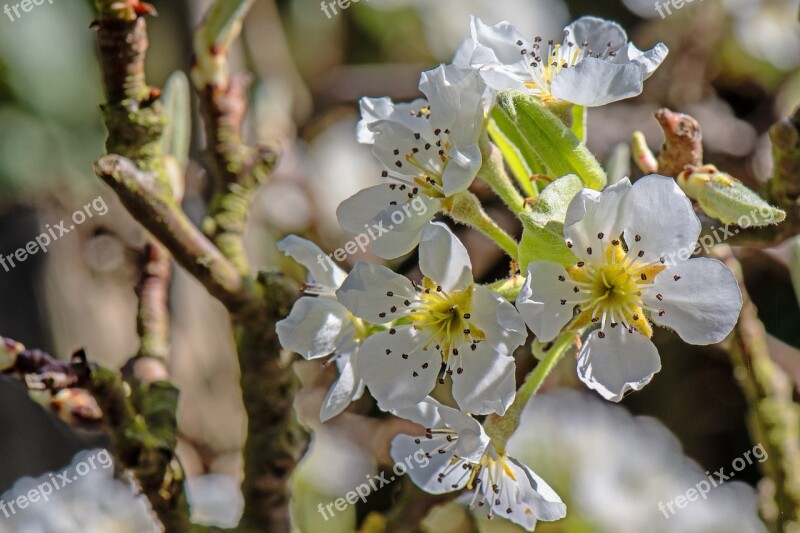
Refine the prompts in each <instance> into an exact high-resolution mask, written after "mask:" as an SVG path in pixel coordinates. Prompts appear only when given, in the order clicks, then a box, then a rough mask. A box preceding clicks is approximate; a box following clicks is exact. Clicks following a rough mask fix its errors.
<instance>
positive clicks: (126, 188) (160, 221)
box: [95, 155, 251, 312]
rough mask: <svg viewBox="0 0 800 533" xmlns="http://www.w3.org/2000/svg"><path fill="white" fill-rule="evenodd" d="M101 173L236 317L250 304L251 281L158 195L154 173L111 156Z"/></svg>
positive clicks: (97, 169)
mask: <svg viewBox="0 0 800 533" xmlns="http://www.w3.org/2000/svg"><path fill="white" fill-rule="evenodd" d="M95 172H96V173H97V175H98V176H100V178H101V179H102V180H103V181H105V182H106V183H107V184H108V185H109V186H111V188H112V189H114V192H116V193H117V196H119V198H120V200H121V201H122V204H123V205H124V206H125V208H126V209H127V210H128V211H129V212H130V213H131V214H132V215H133V217H134V218H135V219H136V220H137V221H138V222H139V223H141V224H142V225H143V226H144V227H145V228H146V229H147V230H148V231H150V232H151V233H152V234H153V235H154V236H155V237H156V238H157V239H158V240H159V241H161V242H162V243H163V244H164V245H165V246H166V247H167V249H168V250H169V251H170V252H171V253H172V255H173V256H174V257H175V260H176V261H178V264H180V265H181V266H182V267H183V268H185V269H186V270H187V271H188V272H189V273H190V274H191V275H193V276H194V277H195V278H197V280H198V281H200V283H202V284H203V286H204V287H205V288H206V289H207V290H208V292H209V293H211V295H212V296H214V297H215V298H217V299H218V300H220V301H221V302H222V303H223V304H225V306H226V307H227V308H228V309H229V310H231V311H233V312H235V311H237V310H239V309H241V308H242V307H243V305H244V304H245V303H247V302H248V300H249V299H250V297H251V295H250V294H249V290H248V286H247V284H246V280H245V279H243V278H242V276H241V275H240V273H239V271H238V270H237V269H236V267H234V266H233V264H232V263H231V262H230V261H228V260H227V259H226V258H225V257H224V256H223V255H222V253H221V252H220V251H219V249H217V247H215V246H214V245H213V244H212V243H211V241H209V240H208V239H207V238H206V237H205V236H204V235H203V234H202V232H201V231H200V230H199V229H198V228H197V227H196V226H195V225H194V224H192V222H191V221H190V220H189V219H188V217H187V216H186V215H185V214H184V213H183V211H182V210H181V208H180V207H179V206H178V205H177V204H175V202H173V201H172V200H171V199H168V198H165V197H161V196H159V195H158V194H157V193H156V191H154V190H153V188H152V184H153V181H154V180H153V177H152V174H151V173H147V172H145V171H142V170H140V169H138V168H137V167H136V165H134V164H133V162H132V161H130V160H128V159H125V158H123V157H119V156H114V155H109V156H105V157H102V158H101V159H100V160H99V161H97V163H95Z"/></svg>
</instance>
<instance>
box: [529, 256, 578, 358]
mask: <svg viewBox="0 0 800 533" xmlns="http://www.w3.org/2000/svg"><path fill="white" fill-rule="evenodd" d="M561 278H563V279H564V281H561ZM574 287H575V285H574V284H573V283H572V282H571V280H570V277H569V276H568V275H567V271H566V270H565V269H564V267H563V266H561V265H559V264H557V263H551V262H549V261H534V262H533V263H531V264H529V265H528V277H526V278H525V284H524V285H523V286H522V290H520V293H519V296H517V302H516V303H517V310H518V311H519V314H520V315H521V316H522V318H523V320H525V323H526V324H527V325H528V327H529V328H531V331H533V333H534V334H535V335H536V337H537V338H538V339H539V340H540V341H541V342H549V341H551V340H553V339H555V338H556V336H557V335H558V333H559V332H560V331H561V328H563V327H564V326H566V325H567V323H568V322H569V321H570V320H571V319H572V314H573V313H572V310H573V308H574V307H575V306H574V304H571V303H569V301H570V299H571V298H574V297H575V292H574V290H573V288H574ZM563 300H566V303H565V304H563V305H562V303H561V302H562V301H563Z"/></svg>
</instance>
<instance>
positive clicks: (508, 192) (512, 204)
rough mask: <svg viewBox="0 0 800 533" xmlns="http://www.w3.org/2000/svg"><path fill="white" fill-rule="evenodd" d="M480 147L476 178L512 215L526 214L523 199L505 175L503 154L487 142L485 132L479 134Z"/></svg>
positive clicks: (526, 210)
mask: <svg viewBox="0 0 800 533" xmlns="http://www.w3.org/2000/svg"><path fill="white" fill-rule="evenodd" d="M480 145H481V154H482V155H483V166H481V169H480V170H479V171H478V177H479V178H481V179H482V180H483V181H485V182H486V183H488V184H489V186H490V187H491V188H492V190H493V191H494V193H495V194H496V195H497V196H499V197H500V199H501V200H503V203H505V204H506V205H507V206H508V208H509V209H510V210H511V212H512V213H514V214H515V215H518V214H520V213H527V212H528V209H527V208H526V204H525V199H524V198H523V197H522V195H521V194H520V193H519V191H518V190H517V188H516V187H514V184H513V183H512V182H511V178H509V177H508V173H506V167H505V161H504V160H503V154H502V153H501V152H500V149H499V148H498V147H497V146H495V145H494V144H492V142H491V141H490V140H489V134H488V133H487V132H486V131H484V132H483V133H482V134H481V140H480Z"/></svg>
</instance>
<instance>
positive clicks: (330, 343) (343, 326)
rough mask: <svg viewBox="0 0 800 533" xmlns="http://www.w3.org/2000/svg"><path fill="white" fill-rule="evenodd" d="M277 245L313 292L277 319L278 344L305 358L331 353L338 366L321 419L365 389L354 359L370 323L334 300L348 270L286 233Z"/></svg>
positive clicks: (316, 249)
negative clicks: (298, 266)
mask: <svg viewBox="0 0 800 533" xmlns="http://www.w3.org/2000/svg"><path fill="white" fill-rule="evenodd" d="M278 249H280V250H281V251H282V252H284V253H285V254H286V255H288V256H291V257H292V258H294V259H295V260H296V261H297V262H298V263H300V264H301V265H303V266H304V267H306V268H307V269H308V273H309V282H308V283H307V284H306V285H305V293H306V294H308V295H313V296H303V297H301V298H300V299H299V300H297V301H296V302H295V304H294V306H293V307H292V311H291V312H290V313H289V316H288V317H286V318H285V319H283V320H281V321H280V322H278V323H277V325H276V330H277V332H278V339H279V340H280V343H281V345H282V346H283V347H284V348H286V349H287V350H291V351H292V352H295V353H298V354H300V355H301V356H302V357H303V358H304V359H307V360H311V359H320V358H322V357H327V356H331V359H333V360H334V361H335V362H336V366H337V368H338V369H339V377H338V379H337V380H336V382H335V383H334V384H333V385H332V386H331V389H330V391H328V395H327V396H326V398H325V401H324V402H323V403H322V409H321V411H320V419H321V420H322V421H323V422H325V421H326V420H329V419H331V418H333V417H334V416H336V415H338V414H339V413H341V412H342V411H344V409H345V408H346V407H347V406H348V405H350V402H352V401H355V400H357V399H359V398H360V397H361V395H362V394H363V393H364V382H363V381H362V380H361V378H360V377H359V375H358V371H357V370H356V360H357V358H358V352H359V346H360V344H361V341H362V340H363V339H364V338H365V337H366V336H367V335H369V326H368V325H366V324H364V323H363V322H362V321H361V320H359V319H358V318H356V317H354V316H353V315H351V314H350V312H349V311H348V310H347V309H345V307H344V306H343V305H342V304H341V303H339V302H338V301H337V299H336V289H338V288H339V286H340V285H341V284H342V282H343V281H344V279H345V277H346V276H347V274H346V273H345V272H344V271H343V270H342V269H341V268H339V267H338V266H336V265H335V264H334V263H333V261H331V260H330V258H329V257H327V256H326V255H325V254H324V253H323V252H322V250H320V249H319V247H318V246H317V245H316V244H314V243H312V242H310V241H307V240H305V239H301V238H300V237H296V236H294V235H290V236H288V237H286V238H285V239H283V240H282V241H281V242H279V243H278Z"/></svg>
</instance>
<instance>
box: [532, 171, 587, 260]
mask: <svg viewBox="0 0 800 533" xmlns="http://www.w3.org/2000/svg"><path fill="white" fill-rule="evenodd" d="M584 187H585V185H584V184H583V182H582V181H581V179H580V178H579V177H578V176H576V175H574V174H571V175H568V176H564V177H563V178H559V179H557V180H556V181H554V182H553V183H551V184H550V185H548V186H547V187H545V189H544V190H543V191H542V194H541V195H540V196H539V199H538V200H537V201H536V203H535V204H534V206H533V211H531V213H529V214H528V213H523V214H522V215H520V218H521V219H522V224H523V231H522V241H521V242H520V245H519V264H520V271H522V272H525V270H526V269H527V268H528V263H530V262H532V261H553V262H555V263H561V264H562V265H564V266H572V265H574V264H575V263H577V262H578V259H577V258H576V257H575V254H573V253H572V250H570V249H569V248H567V245H566V243H565V241H564V219H565V218H566V216H567V207H569V203H570V202H571V201H572V199H573V198H574V197H575V195H576V194H578V192H579V191H580V190H581V189H583V188H584Z"/></svg>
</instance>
